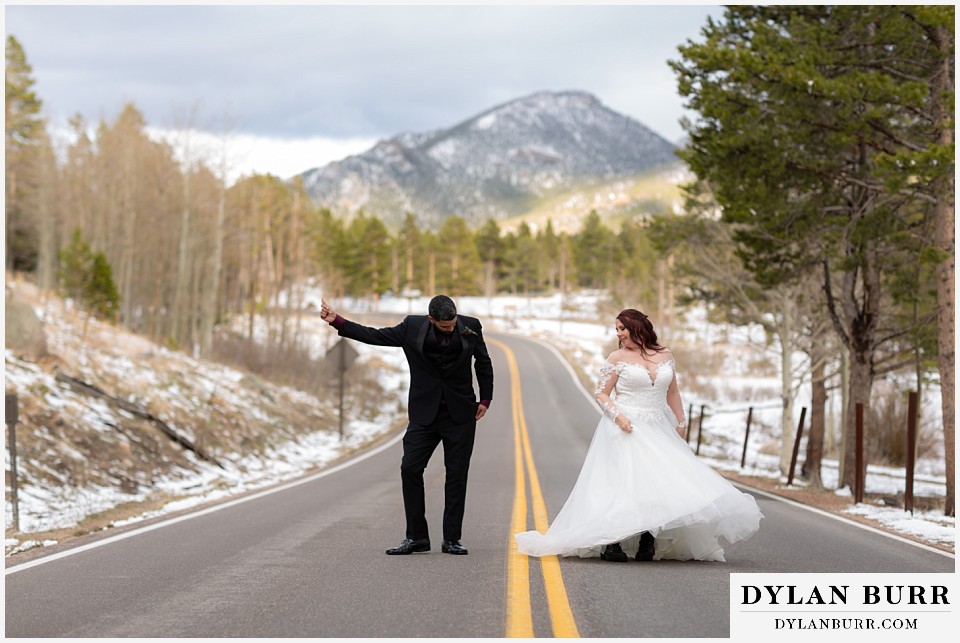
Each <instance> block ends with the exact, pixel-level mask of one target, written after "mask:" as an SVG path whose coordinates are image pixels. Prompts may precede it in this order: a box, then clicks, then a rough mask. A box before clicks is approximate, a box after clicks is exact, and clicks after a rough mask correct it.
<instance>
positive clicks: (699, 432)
mask: <svg viewBox="0 0 960 643" xmlns="http://www.w3.org/2000/svg"><path fill="white" fill-rule="evenodd" d="M706 408H707V405H706V404H702V405H700V422H699V423H698V424H697V455H700V442H701V440H702V439H703V411H704V409H706Z"/></svg>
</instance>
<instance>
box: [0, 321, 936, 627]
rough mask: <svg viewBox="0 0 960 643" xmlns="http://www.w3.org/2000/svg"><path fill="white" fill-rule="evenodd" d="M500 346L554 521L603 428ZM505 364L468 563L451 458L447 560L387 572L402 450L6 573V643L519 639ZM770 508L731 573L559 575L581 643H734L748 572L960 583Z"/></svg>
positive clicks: (487, 431) (562, 380)
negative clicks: (608, 640) (31, 640)
mask: <svg viewBox="0 0 960 643" xmlns="http://www.w3.org/2000/svg"><path fill="white" fill-rule="evenodd" d="M495 337H496V338H497V339H498V340H499V341H501V342H503V343H504V344H506V345H507V346H509V347H510V349H511V350H512V351H513V353H514V354H515V356H516V358H517V362H518V364H519V366H520V372H521V383H522V402H523V412H524V414H525V417H526V423H527V426H528V428H529V435H530V442H531V445H532V451H533V459H534V462H535V465H536V471H537V474H538V477H539V481H540V485H541V487H542V490H543V497H544V501H545V503H546V507H547V510H548V514H549V515H550V516H551V517H552V516H553V515H555V514H556V512H557V511H558V510H559V509H560V507H561V506H562V504H563V502H564V500H565V498H566V495H567V494H568V493H569V491H570V489H571V488H572V487H573V483H574V481H575V480H576V477H577V474H578V472H579V469H580V464H581V463H582V461H583V456H584V454H585V453H586V449H587V446H588V444H589V442H590V439H591V437H592V435H593V431H594V428H595V427H596V423H597V421H598V419H599V413H598V411H597V410H596V408H595V405H594V404H593V403H592V402H591V400H590V398H589V397H588V396H586V395H584V393H583V390H582V388H580V387H579V385H578V384H577V383H576V382H575V381H574V380H573V378H572V377H571V375H570V372H569V371H568V370H567V368H566V367H565V366H564V365H562V364H561V363H560V362H558V360H557V356H556V354H555V353H553V352H551V351H550V350H549V349H547V348H546V347H544V346H542V345H539V344H536V343H534V342H531V341H526V340H523V339H520V338H517V337H511V336H495ZM491 355H492V357H493V360H494V366H495V373H496V385H495V393H494V401H493V405H492V408H491V410H490V412H489V413H488V414H487V417H485V418H484V419H483V420H481V422H480V423H479V425H478V431H477V442H476V447H475V450H474V456H473V460H472V462H471V471H470V482H469V488H468V492H467V514H466V517H465V521H464V537H463V541H462V542H463V544H464V546H466V547H467V548H468V549H469V550H470V554H469V555H468V556H451V555H448V554H442V553H440V551H439V550H440V538H441V533H440V523H441V514H442V504H443V459H442V453H440V452H439V451H440V450H441V449H442V447H440V448H438V452H437V453H435V454H434V457H433V459H432V460H431V463H430V465H429V466H428V468H427V471H426V473H425V484H426V493H427V507H428V509H427V511H428V514H427V518H428V521H429V523H430V526H431V535H432V538H433V550H432V551H431V552H429V553H424V554H414V555H410V556H386V555H385V554H384V550H385V549H386V548H388V547H392V546H394V545H397V544H399V542H400V541H401V540H402V539H403V532H404V522H403V508H402V497H401V493H400V479H399V466H400V456H401V445H400V444H399V442H398V441H393V442H392V444H389V445H388V446H386V447H385V448H383V449H382V450H380V451H379V452H377V453H374V454H372V455H367V456H366V457H365V458H363V459H361V460H359V461H357V462H355V463H354V464H352V465H350V466H345V467H342V468H341V469H340V470H337V471H334V472H332V473H329V474H326V475H323V476H322V477H315V479H312V480H309V481H307V482H303V483H301V484H298V485H296V486H292V487H289V488H284V489H281V490H279V491H275V492H272V493H269V494H266V495H254V496H253V497H252V498H251V499H248V500H245V501H243V502H239V503H235V504H231V505H229V506H226V507H225V508H221V509H218V510H216V511H212V512H208V513H203V514H200V515H196V516H195V517H191V518H189V519H181V520H180V521H179V522H174V523H159V524H158V525H153V526H152V528H151V529H150V530H149V531H142V532H137V531H134V532H130V533H129V534H126V536H127V537H125V538H123V539H120V540H116V541H114V542H109V543H107V544H103V545H102V546H96V547H92V548H89V549H85V550H83V551H79V552H78V553H74V554H72V555H66V556H63V557H60V558H56V559H53V558H48V559H43V558H40V559H36V560H34V561H31V562H29V563H26V564H24V565H22V566H20V567H19V568H18V567H17V566H14V567H8V568H7V571H6V592H5V594H6V596H5V598H6V623H5V628H6V636H9V637H38V636H42V637H104V636H136V637H181V636H194V637H241V636H242V637H308V636H309V637H360V636H364V637H444V638H445V637H458V638H459V637H492V638H498V637H502V636H504V632H505V622H506V617H507V611H508V604H509V603H510V602H511V601H512V600H514V599H512V598H510V597H508V595H507V556H508V545H509V543H510V538H511V533H510V531H511V530H510V518H511V511H512V505H513V501H514V486H515V478H516V476H515V470H514V422H513V416H512V414H511V387H510V372H509V371H508V370H507V367H506V360H505V355H504V353H503V351H502V350H501V348H500V346H499V345H495V344H493V342H491ZM757 500H758V503H759V504H760V507H761V509H762V511H763V512H764V514H765V516H766V517H765V519H764V520H763V521H762V523H761V529H760V532H759V533H758V534H757V535H756V536H754V537H753V538H752V539H750V540H748V541H746V542H743V543H738V544H736V545H733V546H730V547H727V548H726V549H725V551H726V557H727V562H726V563H699V562H674V561H662V562H654V563H637V562H634V561H630V562H628V563H624V564H617V563H607V562H604V561H600V560H599V559H585V560H581V559H570V558H562V559H560V568H561V571H562V575H563V584H564V586H565V589H566V593H567V596H568V598H569V604H570V608H571V610H572V613H573V616H574V618H575V620H576V625H577V628H578V630H579V633H580V634H581V635H582V636H584V637H627V636H629V637H648V636H649V637H664V636H669V637H727V636H729V600H728V593H729V574H730V573H732V572H952V571H953V570H954V561H953V559H952V558H950V557H946V556H943V555H940V554H937V553H934V552H930V551H927V550H925V549H922V548H918V547H915V546H912V545H909V544H906V543H903V542H900V541H897V540H894V539H891V538H887V537H885V536H883V535H880V534H876V533H872V532H869V531H865V530H863V529H860V528H857V527H855V526H852V525H849V524H846V523H844V522H840V521H837V520H834V519H832V518H829V517H827V516H822V515H820V514H817V513H813V512H810V511H807V510H804V509H802V508H798V507H795V506H792V505H790V504H787V503H783V502H780V501H778V500H774V499H771V498H769V497H767V496H763V495H760V496H758V497H757ZM528 528H529V529H532V528H534V524H533V518H532V517H530V516H528ZM44 560H48V562H43V561H44ZM37 563H40V564H37ZM8 564H9V561H8ZM539 565H540V563H539V561H537V560H536V559H532V560H531V561H530V606H531V613H532V621H533V628H534V632H535V635H536V636H550V635H551V623H550V617H549V615H548V611H547V603H546V590H545V587H544V583H543V581H542V580H541V575H540V566H539ZM687 605H695V609H682V607H683V606H687ZM679 614H682V617H678V615H679Z"/></svg>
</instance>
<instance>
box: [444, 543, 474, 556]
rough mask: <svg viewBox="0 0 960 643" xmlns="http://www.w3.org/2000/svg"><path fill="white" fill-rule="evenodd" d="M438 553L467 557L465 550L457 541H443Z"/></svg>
mask: <svg viewBox="0 0 960 643" xmlns="http://www.w3.org/2000/svg"><path fill="white" fill-rule="evenodd" d="M440 551H442V552H443V553H444V554H455V555H457V556H466V555H467V548H466V547H464V546H463V545H461V544H460V541H459V540H444V541H443V543H442V544H441V545H440Z"/></svg>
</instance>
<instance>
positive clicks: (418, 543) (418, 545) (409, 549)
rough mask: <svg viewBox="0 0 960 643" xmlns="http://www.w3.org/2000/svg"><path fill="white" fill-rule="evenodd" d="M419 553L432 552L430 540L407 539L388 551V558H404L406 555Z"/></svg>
mask: <svg viewBox="0 0 960 643" xmlns="http://www.w3.org/2000/svg"><path fill="white" fill-rule="evenodd" d="M418 551H430V541H429V540H426V539H424V540H410V539H409V538H407V539H405V540H404V541H403V542H402V543H400V545H399V546H398V547H393V548H391V549H388V550H387V555H388V556H404V555H406V554H412V553H414V552H418Z"/></svg>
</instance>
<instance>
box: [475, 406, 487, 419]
mask: <svg viewBox="0 0 960 643" xmlns="http://www.w3.org/2000/svg"><path fill="white" fill-rule="evenodd" d="M486 414H487V407H485V406H484V405H483V404H477V417H476V418H474V419H476V420H479V419H480V418H482V417H483V416H484V415H486Z"/></svg>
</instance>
